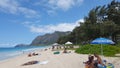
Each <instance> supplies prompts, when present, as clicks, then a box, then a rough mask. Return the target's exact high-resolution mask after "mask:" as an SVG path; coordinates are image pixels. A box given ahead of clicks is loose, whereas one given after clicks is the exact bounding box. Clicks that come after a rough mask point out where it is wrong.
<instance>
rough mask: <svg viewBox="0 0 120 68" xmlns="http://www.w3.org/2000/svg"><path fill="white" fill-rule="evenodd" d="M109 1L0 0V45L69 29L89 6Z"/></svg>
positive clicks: (79, 19) (30, 40) (80, 18)
mask: <svg viewBox="0 0 120 68" xmlns="http://www.w3.org/2000/svg"><path fill="white" fill-rule="evenodd" d="M111 1H112V0H0V47H11V46H15V45H16V44H20V43H25V44H30V43H31V42H32V40H33V39H34V38H35V37H36V36H38V35H43V34H45V33H52V32H54V31H72V30H73V29H74V28H75V27H76V26H78V25H79V24H78V22H80V21H81V22H83V21H84V20H83V18H84V17H85V16H87V14H88V12H89V10H90V9H92V8H94V7H96V6H99V5H105V4H108V3H110V2H111ZM117 1H120V0H117Z"/></svg>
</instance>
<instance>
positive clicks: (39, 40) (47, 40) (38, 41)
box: [30, 31, 70, 45]
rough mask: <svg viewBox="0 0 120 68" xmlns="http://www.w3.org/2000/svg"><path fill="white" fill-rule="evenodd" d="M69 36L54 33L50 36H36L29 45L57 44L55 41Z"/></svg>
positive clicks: (65, 33) (66, 33)
mask: <svg viewBox="0 0 120 68" xmlns="http://www.w3.org/2000/svg"><path fill="white" fill-rule="evenodd" d="M68 34H70V32H69V31H68V32H59V31H55V32H54V33H51V34H45V35H43V36H37V37H36V38H35V39H34V40H33V41H32V43H31V44H30V45H43V44H53V43H55V42H57V40H58V39H59V38H60V37H62V36H66V35H68Z"/></svg>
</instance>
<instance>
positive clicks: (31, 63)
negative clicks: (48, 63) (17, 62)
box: [22, 61, 38, 66]
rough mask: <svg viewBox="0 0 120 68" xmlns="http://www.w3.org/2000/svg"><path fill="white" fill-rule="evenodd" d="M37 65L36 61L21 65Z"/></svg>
mask: <svg viewBox="0 0 120 68" xmlns="http://www.w3.org/2000/svg"><path fill="white" fill-rule="evenodd" d="M37 63H38V61H29V62H27V63H24V64H22V66H26V65H33V64H37Z"/></svg>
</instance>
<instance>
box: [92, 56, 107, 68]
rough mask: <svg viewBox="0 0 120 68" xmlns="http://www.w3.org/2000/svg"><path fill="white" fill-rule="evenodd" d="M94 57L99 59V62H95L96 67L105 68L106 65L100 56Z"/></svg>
mask: <svg viewBox="0 0 120 68" xmlns="http://www.w3.org/2000/svg"><path fill="white" fill-rule="evenodd" d="M94 56H95V57H96V58H97V60H95V65H96V66H97V67H98V68H105V67H106V66H105V64H104V63H103V61H102V59H101V58H100V56H99V55H97V54H94Z"/></svg>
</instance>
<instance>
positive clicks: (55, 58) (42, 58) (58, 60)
mask: <svg viewBox="0 0 120 68" xmlns="http://www.w3.org/2000/svg"><path fill="white" fill-rule="evenodd" d="M70 51H71V53H67V54H65V53H63V50H61V51H59V52H60V54H53V53H54V52H55V51H51V50H49V49H48V50H46V51H45V50H41V49H40V50H36V51H35V52H36V53H38V54H39V55H36V56H32V57H28V54H22V55H20V56H16V57H14V58H10V59H7V60H3V61H0V68H85V67H84V64H83V62H85V61H87V60H88V59H87V58H88V55H87V54H77V53H75V52H74V50H70ZM103 58H104V59H106V60H107V61H108V62H110V63H113V64H114V65H115V68H119V67H120V57H103ZM29 61H38V63H37V64H34V65H26V66H22V64H24V63H26V62H29ZM42 62H44V64H42Z"/></svg>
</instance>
